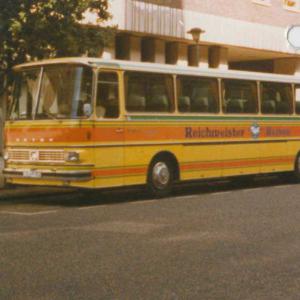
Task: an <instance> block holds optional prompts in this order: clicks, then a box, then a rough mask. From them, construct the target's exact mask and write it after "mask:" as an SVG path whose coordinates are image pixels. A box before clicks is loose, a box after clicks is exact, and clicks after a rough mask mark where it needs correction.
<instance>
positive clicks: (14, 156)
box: [8, 150, 29, 161]
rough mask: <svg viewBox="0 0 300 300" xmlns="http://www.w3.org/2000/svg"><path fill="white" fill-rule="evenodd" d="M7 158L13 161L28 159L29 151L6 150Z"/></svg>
mask: <svg viewBox="0 0 300 300" xmlns="http://www.w3.org/2000/svg"><path fill="white" fill-rule="evenodd" d="M8 158H9V160H14V161H28V160H29V151H28V150H13V151H8Z"/></svg>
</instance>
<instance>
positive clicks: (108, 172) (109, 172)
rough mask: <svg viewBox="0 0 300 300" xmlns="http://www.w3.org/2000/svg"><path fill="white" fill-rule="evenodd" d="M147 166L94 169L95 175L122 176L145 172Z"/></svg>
mask: <svg viewBox="0 0 300 300" xmlns="http://www.w3.org/2000/svg"><path fill="white" fill-rule="evenodd" d="M146 171H147V168H146V167H135V168H120V169H105V170H104V169H103V170H95V171H93V176H122V175H140V174H145V173H146Z"/></svg>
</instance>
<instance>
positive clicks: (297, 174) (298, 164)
mask: <svg viewBox="0 0 300 300" xmlns="http://www.w3.org/2000/svg"><path fill="white" fill-rule="evenodd" d="M294 178H295V180H296V181H297V182H300V153H298V154H297V156H296V159H295V165H294Z"/></svg>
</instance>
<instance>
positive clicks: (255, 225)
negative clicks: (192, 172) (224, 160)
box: [0, 179, 300, 300]
mask: <svg viewBox="0 0 300 300" xmlns="http://www.w3.org/2000/svg"><path fill="white" fill-rule="evenodd" d="M299 195H300V185H297V184H293V183H292V182H288V181H285V180H282V179H268V180H265V181H264V180H263V181H261V182H256V183H254V184H244V185H241V186H238V185H235V186H233V185H231V184H229V183H210V184H204V185H193V186H189V185H187V186H180V187H179V188H178V189H177V191H176V192H175V193H174V194H173V195H172V197H170V198H166V199H160V200H153V199H150V198H148V197H147V196H146V195H144V194H143V193H141V192H139V191H124V190H123V191H117V192H113V193H104V194H102V195H99V196H96V197H94V198H93V199H92V197H91V196H90V195H86V194H80V193H75V194H69V195H61V196H60V195H57V196H56V197H53V196H52V197H50V198H47V197H45V196H43V198H34V199H28V198H27V199H21V200H17V199H14V200H11V201H2V202H1V203H0V299H22V300H24V299H31V300H33V299H172V300H175V299H272V300H276V299H284V300H286V299H300V197H299Z"/></svg>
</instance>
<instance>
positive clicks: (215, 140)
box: [4, 57, 300, 197]
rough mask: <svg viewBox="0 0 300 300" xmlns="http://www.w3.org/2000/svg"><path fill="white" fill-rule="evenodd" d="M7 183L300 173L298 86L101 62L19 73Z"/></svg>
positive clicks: (294, 81) (89, 183)
mask: <svg viewBox="0 0 300 300" xmlns="http://www.w3.org/2000/svg"><path fill="white" fill-rule="evenodd" d="M14 71H15V75H16V76H15V78H16V79H15V83H14V89H13V95H12V101H11V104H10V106H9V110H8V113H7V120H6V124H5V154H4V159H5V168H4V174H5V178H6V180H7V182H8V183H12V184H27V185H47V186H68V187H77V188H86V189H96V188H97V189H98V188H99V189H101V188H112V187H122V186H131V185H145V186H146V187H147V188H148V190H149V191H150V192H151V193H152V194H153V195H155V196H156V197H163V196H166V195H168V194H169V193H170V192H171V190H172V188H173V186H174V183H176V182H179V181H189V180H199V179H210V178H221V177H233V176H242V175H250V174H266V173H274V172H294V174H295V176H296V178H300V78H297V77H296V76H289V75H276V74H267V73H256V72H245V71H234V70H218V69H209V68H208V69H202V68H197V67H184V66H174V65H164V64H154V63H143V62H128V61H120V60H103V59H100V58H88V57H85V58H61V59H51V60H44V61H39V62H32V63H26V64H22V65H18V66H16V67H15V68H14Z"/></svg>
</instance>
